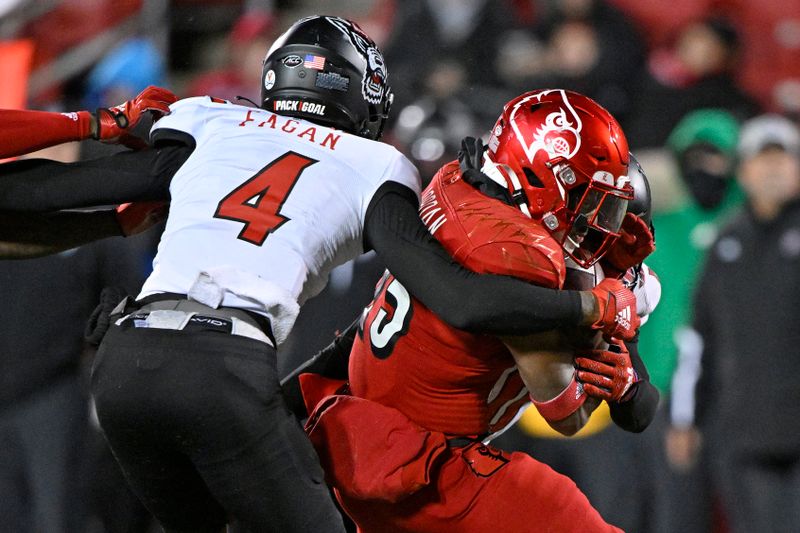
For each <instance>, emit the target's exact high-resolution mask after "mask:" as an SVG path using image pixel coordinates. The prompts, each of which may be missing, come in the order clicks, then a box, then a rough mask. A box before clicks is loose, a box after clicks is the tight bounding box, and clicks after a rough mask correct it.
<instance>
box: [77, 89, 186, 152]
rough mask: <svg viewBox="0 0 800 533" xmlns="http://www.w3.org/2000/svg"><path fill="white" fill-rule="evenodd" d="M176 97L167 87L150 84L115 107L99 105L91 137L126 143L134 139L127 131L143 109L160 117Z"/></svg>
mask: <svg viewBox="0 0 800 533" xmlns="http://www.w3.org/2000/svg"><path fill="white" fill-rule="evenodd" d="M177 99H178V98H177V97H176V96H175V95H174V94H172V93H171V92H170V91H168V90H167V89H162V88H160V87H154V86H152V85H151V86H150V87H148V88H146V89H145V90H143V91H142V92H140V93H139V94H138V95H137V96H136V97H135V98H133V99H132V100H128V101H127V102H125V103H123V104H120V105H118V106H115V107H108V108H106V107H101V108H100V109H98V110H97V111H96V112H95V114H94V121H95V122H94V124H93V128H92V137H94V138H95V139H98V140H100V141H103V142H106V143H112V144H127V143H128V142H130V140H131V139H132V138H133V139H136V137H134V136H133V135H131V134H130V133H129V132H130V130H132V129H133V127H134V126H136V124H138V123H139V120H141V118H142V115H143V114H144V113H145V111H152V112H153V113H155V114H156V115H157V117H159V118H160V117H161V116H163V115H166V114H169V105H170V104H171V103H173V102H175V101H176V100H177Z"/></svg>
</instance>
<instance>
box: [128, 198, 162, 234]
mask: <svg viewBox="0 0 800 533" xmlns="http://www.w3.org/2000/svg"><path fill="white" fill-rule="evenodd" d="M168 211H169V204H168V203H167V202H134V203H129V204H122V205H120V206H119V207H117V223H118V224H119V227H120V228H121V229H122V234H123V235H124V236H126V237H130V236H131V235H137V234H139V233H142V232H143V231H145V230H148V229H150V228H152V227H153V226H155V225H156V224H158V223H159V222H161V221H162V220H164V219H165V218H167V212H168Z"/></svg>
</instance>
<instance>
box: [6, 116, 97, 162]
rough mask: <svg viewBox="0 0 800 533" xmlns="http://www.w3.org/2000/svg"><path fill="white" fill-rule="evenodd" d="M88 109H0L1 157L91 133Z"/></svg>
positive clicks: (19, 153)
mask: <svg viewBox="0 0 800 533" xmlns="http://www.w3.org/2000/svg"><path fill="white" fill-rule="evenodd" d="M90 120H91V117H90V115H89V113H88V112H87V111H79V112H77V113H49V112H47V111H22V110H17V109H0V126H2V127H0V158H6V157H15V156H18V155H22V154H27V153H30V152H35V151H36V150H41V149H42V148H47V147H48V146H55V145H57V144H61V143H65V142H69V141H80V140H83V139H88V138H89V136H90Z"/></svg>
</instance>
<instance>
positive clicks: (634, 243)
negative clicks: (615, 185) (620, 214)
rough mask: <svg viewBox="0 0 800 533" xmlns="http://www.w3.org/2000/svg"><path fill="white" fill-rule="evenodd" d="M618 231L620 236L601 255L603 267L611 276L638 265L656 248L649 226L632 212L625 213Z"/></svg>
mask: <svg viewBox="0 0 800 533" xmlns="http://www.w3.org/2000/svg"><path fill="white" fill-rule="evenodd" d="M619 232H620V236H619V237H618V238H617V240H616V241H614V244H612V245H611V248H609V249H608V251H607V252H606V253H605V255H604V256H603V260H604V262H603V269H604V270H605V271H606V274H607V275H609V276H613V277H619V276H618V275H619V274H623V273H624V272H625V271H626V270H628V269H629V268H631V267H633V266H636V265H638V264H639V263H641V262H642V261H644V260H645V258H646V257H647V256H648V255H650V254H651V253H653V250H655V249H656V245H655V240H654V239H653V233H652V232H651V231H650V227H649V226H648V225H647V223H646V222H645V221H644V220H642V219H641V218H639V217H637V216H636V215H634V214H633V213H627V214H626V215H625V218H624V219H622V226H621V227H620V230H619ZM609 267H611V268H609Z"/></svg>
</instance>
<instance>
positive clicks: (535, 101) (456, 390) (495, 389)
mask: <svg viewBox="0 0 800 533" xmlns="http://www.w3.org/2000/svg"><path fill="white" fill-rule="evenodd" d="M488 146H489V150H488V153H487V154H486V155H485V158H484V157H483V150H482V149H481V148H480V147H479V146H478V147H477V148H475V145H473V146H472V147H470V146H467V148H472V149H471V150H467V152H471V154H470V153H467V154H464V158H463V160H462V165H461V168H459V165H458V164H456V163H455V162H453V163H450V164H448V165H445V167H443V168H442V169H441V170H440V171H439V173H437V175H436V176H435V177H434V179H433V181H432V183H431V184H430V185H429V186H428V188H427V189H426V190H425V192H424V194H423V196H422V202H421V206H420V216H421V218H422V219H423V221H425V222H426V224H427V226H428V228H429V231H430V232H431V233H432V234H433V236H434V237H435V238H436V239H437V240H438V241H439V242H440V243H442V245H443V246H444V247H445V249H447V251H448V252H449V253H450V254H451V255H452V257H453V258H454V259H455V260H456V261H457V262H459V263H461V264H462V265H464V266H466V267H467V268H469V269H470V270H473V271H475V272H482V273H500V274H506V275H512V276H515V277H518V278H522V279H525V280H527V281H530V282H531V283H535V284H537V285H542V286H546V287H551V288H565V283H566V282H567V280H568V279H569V278H570V276H573V277H575V278H576V279H577V278H579V277H580V276H588V277H589V278H590V285H594V284H595V280H597V279H602V277H603V269H602V268H600V267H599V266H598V265H597V262H598V260H599V259H600V258H601V257H603V256H604V255H605V256H606V261H605V263H606V265H605V268H606V269H607V270H608V271H609V272H613V273H614V274H615V275H622V274H623V273H625V272H626V271H628V270H629V269H630V268H631V267H634V266H635V265H638V264H639V263H640V262H641V261H642V259H643V258H644V257H645V256H646V255H647V254H649V253H650V252H651V251H652V249H653V239H652V234H651V232H650V230H649V229H648V227H647V224H646V223H645V222H644V221H643V220H641V219H640V218H639V217H636V216H635V215H626V208H627V204H628V202H629V201H630V200H631V199H632V198H633V188H632V187H631V185H630V183H629V177H628V166H629V159H628V158H629V154H628V148H627V143H626V140H625V137H624V135H623V133H622V131H621V130H620V128H619V126H618V124H617V123H616V121H615V120H614V118H613V117H611V115H610V114H608V112H607V111H605V110H604V109H603V108H601V107H600V106H599V105H597V104H596V103H595V102H593V101H592V100H590V99H588V98H586V97H584V96H581V95H578V94H576V93H571V92H567V91H560V90H554V91H540V92H533V93H526V94H524V95H522V96H520V97H518V98H516V99H514V100H512V101H511V102H509V103H508V104H507V105H506V106H505V109H504V112H503V114H502V116H501V117H500V119H499V120H498V122H497V124H496V125H495V128H494V129H493V131H492V135H491V137H490V139H489V143H488ZM478 168H481V170H482V172H480V171H478ZM575 274H577V276H575ZM422 275H424V273H422ZM614 282H616V281H615V280H612V279H610V278H609V279H608V281H601V282H600V283H601V284H603V283H606V284H610V283H614ZM628 304H629V305H628V306H625V305H622V306H618V307H621V309H622V311H621V317H620V319H621V320H624V321H630V322H632V323H634V324H636V323H637V321H638V316H637V314H636V307H635V306H636V303H635V301H633V299H631V300H630V301H629V303H628ZM503 319H504V318H503V316H500V315H498V316H497V320H498V321H502V320H503ZM634 327H635V326H634ZM349 336H350V338H351V339H352V340H353V344H352V351H351V352H350V353H349V367H348V370H347V377H348V378H349V394H332V395H328V394H329V393H330V392H331V391H338V392H344V391H345V390H346V389H342V388H338V389H337V387H342V382H341V381H337V380H333V379H326V378H323V377H320V376H319V375H318V374H300V375H299V382H301V383H302V386H303V392H304V394H305V401H306V404H307V406H308V407H309V411H311V410H312V409H313V413H312V415H311V417H310V418H309V421H308V423H307V430H308V432H309V435H310V437H311V439H312V441H313V442H314V444H315V447H316V448H317V451H318V453H319V455H320V458H321V460H322V462H323V466H324V467H325V469H326V473H327V476H328V479H329V481H330V482H331V484H332V485H333V486H334V488H335V489H336V492H337V495H338V497H339V500H340V502H341V504H342V506H343V507H344V509H345V510H346V511H347V513H348V514H349V515H350V516H351V517H352V518H353V519H354V521H355V522H356V524H357V525H358V526H359V530H360V531H363V532H365V533H369V532H393V531H404V532H407V531H420V532H422V531H426V532H439V531H441V532H445V531H475V532H483V531H490V530H497V531H618V530H617V529H616V528H614V527H613V526H610V525H608V524H607V523H605V522H604V521H603V519H602V518H601V517H600V515H599V514H598V513H597V511H596V510H595V509H594V508H592V506H591V505H590V503H589V502H588V500H587V499H586V497H585V496H584V495H583V494H582V493H581V492H580V491H579V490H578V489H577V487H576V486H575V484H574V483H573V482H572V481H571V480H569V478H567V477H565V476H562V475H560V474H557V473H556V472H554V471H553V470H552V469H550V468H549V467H547V466H546V465H544V464H542V463H539V462H538V461H536V460H534V459H533V458H532V457H530V456H528V455H526V454H522V453H511V454H509V453H505V452H502V451H500V450H498V449H495V448H493V447H491V446H489V445H488V444H487V443H488V442H489V441H490V440H491V439H492V438H493V437H494V436H496V435H497V434H498V433H499V432H501V431H502V430H503V429H504V428H505V427H507V426H508V425H509V424H510V423H512V422H513V420H514V419H515V417H516V415H517V414H518V413H519V412H520V410H521V408H522V407H523V406H524V405H525V404H526V403H527V402H528V401H531V400H533V403H534V404H535V405H536V407H537V408H538V409H539V411H540V413H541V414H542V415H543V417H544V418H545V419H546V420H547V421H548V422H549V423H550V424H551V425H552V426H553V427H554V428H556V429H557V430H559V431H561V432H562V433H565V434H572V433H574V432H575V431H577V430H578V429H579V428H580V427H581V426H582V425H583V423H585V421H586V420H587V419H588V415H589V414H590V413H591V411H592V410H593V409H594V408H595V407H596V406H597V405H598V403H599V401H600V400H606V401H608V402H609V404H610V406H611V410H612V417H613V419H614V420H615V422H616V423H617V424H618V425H620V426H621V427H623V428H624V429H627V430H629V431H641V430H643V429H644V427H646V426H647V424H648V423H649V422H650V420H651V419H652V416H653V413H654V409H655V406H656V404H657V401H658V393H657V391H656V389H655V388H654V387H653V386H652V385H651V384H650V383H649V382H648V379H647V372H646V369H645V368H644V365H643V364H642V362H641V359H640V358H639V357H638V355H637V354H636V352H635V350H632V351H631V352H629V346H630V347H632V346H633V345H632V344H629V345H626V344H625V343H623V342H622V341H621V340H620V339H618V338H614V337H613V336H609V335H606V339H605V340H606V341H607V343H606V342H605V341H603V340H602V339H598V338H597V335H596V332H594V331H592V330H590V329H589V328H584V329H583V330H574V331H570V332H563V331H555V332H548V333H545V334H538V335H533V336H527V337H503V338H499V337H493V336H486V335H475V334H471V333H468V332H466V331H461V330H458V329H456V328H453V327H451V326H449V325H447V324H446V323H444V322H443V321H442V320H441V319H440V318H439V317H438V316H437V315H435V314H434V313H432V312H431V311H430V310H429V309H428V308H426V307H425V306H424V305H422V304H421V303H420V302H419V301H418V300H416V299H415V298H413V297H412V296H410V295H409V293H408V291H406V289H405V288H404V287H403V285H402V284H401V283H400V282H399V281H398V280H397V279H395V278H394V277H392V276H391V274H389V273H388V272H387V274H386V275H385V276H384V277H383V279H382V280H381V281H380V282H379V284H378V288H377V291H376V297H375V300H374V301H373V302H372V304H371V305H370V306H368V307H367V308H366V309H365V311H364V313H363V315H362V317H361V320H360V323H359V325H358V331H357V335H356V334H355V333H354V332H353V331H351V332H350V335H349ZM347 337H348V336H347V335H345V336H344V337H343V338H341V339H339V343H338V344H337V343H335V344H334V346H333V348H332V351H333V352H337V351H339V352H340V354H339V355H341V351H343V350H344V351H346V350H347V347H348V346H349V343H348V342H347V340H348V338H347ZM576 355H578V357H575V356H576ZM573 358H575V364H576V365H577V370H576V369H574V368H573V366H572V365H573ZM343 360H346V357H339V358H337V357H336V356H334V357H333V358H331V359H329V360H328V361H327V363H326V364H328V365H330V366H329V368H327V369H322V371H323V373H326V374H328V375H332V374H335V368H334V367H335V366H336V364H339V365H341V363H342V361H343ZM317 363H319V360H318V361H317ZM314 365H315V363H312V364H311V365H310V367H312V368H314ZM565 369H566V370H567V373H566V375H565V376H560V375H559V374H560V373H562V372H563V371H564V370H565ZM316 370H319V368H317V369H316ZM295 375H297V374H293V376H295ZM290 384H291V382H290Z"/></svg>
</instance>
